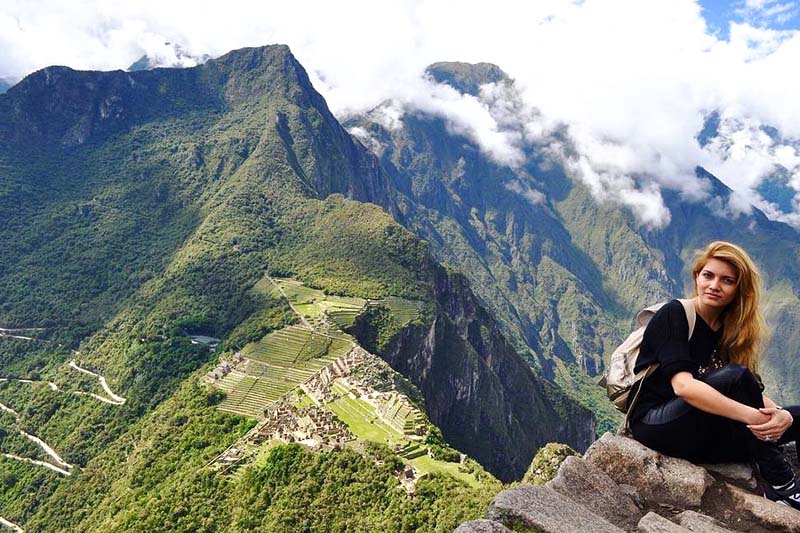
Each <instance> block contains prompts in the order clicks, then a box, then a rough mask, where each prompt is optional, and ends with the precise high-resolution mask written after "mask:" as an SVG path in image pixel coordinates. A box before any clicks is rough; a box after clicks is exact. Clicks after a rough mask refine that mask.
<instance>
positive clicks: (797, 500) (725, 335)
mask: <svg viewBox="0 0 800 533" xmlns="http://www.w3.org/2000/svg"><path fill="white" fill-rule="evenodd" d="M692 274H693V276H694V291H693V292H694V298H692V300H691V302H692V303H693V304H694V309H695V311H696V321H695V326H694V330H693V332H692V335H691V339H690V338H689V320H688V318H687V310H685V309H684V307H683V305H682V304H681V302H680V301H678V300H673V301H671V302H669V303H668V304H666V305H665V306H664V307H662V308H661V309H660V310H659V311H658V312H657V313H656V314H655V316H653V318H652V319H651V321H650V323H649V324H648V325H647V329H646V330H645V333H644V338H643V340H642V345H641V348H640V352H639V358H638V359H637V365H636V371H637V372H638V371H639V370H641V369H643V368H646V367H648V366H650V365H652V364H658V368H657V369H656V370H655V372H653V373H652V374H651V375H650V376H648V377H647V378H645V379H644V380H643V381H642V382H640V387H641V392H640V393H639V399H638V401H637V402H636V405H634V407H633V409H632V412H631V415H630V419H631V432H632V434H633V436H634V438H635V439H636V440H638V441H639V442H641V443H642V444H644V445H646V446H648V447H650V448H653V449H655V450H658V451H660V452H662V453H665V454H667V455H672V456H675V457H682V458H684V459H688V460H690V461H693V462H696V463H722V462H737V461H749V460H753V461H755V463H756V465H757V466H758V469H759V471H760V473H761V476H762V477H763V478H764V481H765V483H766V486H767V488H766V493H765V496H766V497H768V498H769V499H771V500H773V501H776V502H778V503H782V504H785V505H790V506H792V507H794V508H795V509H800V482H798V481H797V480H796V478H795V475H794V473H793V472H792V469H791V467H790V465H789V463H788V461H787V460H786V458H785V457H784V455H783V453H782V452H781V450H780V448H779V447H778V445H779V444H783V443H785V442H791V441H796V440H797V439H798V437H800V424H795V423H794V421H795V419H800V406H795V407H786V408H781V407H779V406H777V405H776V404H775V403H774V402H773V401H772V400H770V399H769V398H767V397H766V396H764V395H763V394H762V391H763V385H761V380H760V378H759V377H758V374H757V373H756V372H757V370H758V358H759V348H760V344H761V341H762V340H763V338H764V333H765V329H766V328H765V325H764V320H763V318H762V317H761V314H760V311H759V300H760V297H761V276H760V274H759V272H758V270H757V269H756V267H755V265H754V264H753V262H752V260H751V259H750V257H748V255H747V253H746V252H745V251H744V250H742V249H741V248H740V247H738V246H736V245H734V244H731V243H727V242H721V241H718V242H712V243H711V244H709V245H708V247H707V248H706V249H705V251H703V252H702V253H701V254H700V256H699V257H698V258H697V261H696V262H695V265H694V268H693V269H692ZM633 393H635V391H632V394H633Z"/></svg>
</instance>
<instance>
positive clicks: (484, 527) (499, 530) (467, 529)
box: [453, 520, 513, 533]
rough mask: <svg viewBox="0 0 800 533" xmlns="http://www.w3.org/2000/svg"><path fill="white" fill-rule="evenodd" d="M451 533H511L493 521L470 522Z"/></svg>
mask: <svg viewBox="0 0 800 533" xmlns="http://www.w3.org/2000/svg"><path fill="white" fill-rule="evenodd" d="M453 533H513V532H512V531H511V530H510V529H508V528H507V527H506V526H504V525H503V524H501V523H500V522H495V521H493V520H472V521H471V522H464V523H463V524H461V525H460V526H458V527H457V528H456V529H455V531H453Z"/></svg>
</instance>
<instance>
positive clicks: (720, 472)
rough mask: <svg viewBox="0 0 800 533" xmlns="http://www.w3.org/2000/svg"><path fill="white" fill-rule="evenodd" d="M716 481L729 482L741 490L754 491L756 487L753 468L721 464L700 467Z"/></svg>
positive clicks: (739, 464) (735, 464)
mask: <svg viewBox="0 0 800 533" xmlns="http://www.w3.org/2000/svg"><path fill="white" fill-rule="evenodd" d="M700 466H702V467H703V468H705V469H706V470H708V472H709V473H710V474H711V475H712V476H714V477H715V478H717V479H721V480H722V481H729V482H731V483H733V484H734V485H738V486H740V487H742V488H743V489H749V490H755V489H756V487H757V486H758V482H757V481H756V476H755V473H754V472H753V467H752V466H750V465H749V464H745V463H721V464H716V465H700Z"/></svg>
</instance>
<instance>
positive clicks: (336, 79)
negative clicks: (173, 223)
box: [0, 0, 800, 227]
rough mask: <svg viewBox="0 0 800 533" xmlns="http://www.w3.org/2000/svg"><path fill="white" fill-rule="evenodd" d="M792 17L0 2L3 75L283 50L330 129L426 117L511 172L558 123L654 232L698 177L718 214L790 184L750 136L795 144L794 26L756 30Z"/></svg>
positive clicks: (777, 157)
mask: <svg viewBox="0 0 800 533" xmlns="http://www.w3.org/2000/svg"><path fill="white" fill-rule="evenodd" d="M789 4H792V5H791V6H789V7H786V6H787V5H789ZM792 6H796V2H795V3H790V2H783V1H777V0H747V2H746V3H743V4H741V9H743V10H749V11H746V12H747V13H748V16H750V17H751V18H748V19H747V20H750V23H749V24H745V23H742V24H732V25H731V28H730V39H729V40H728V41H721V40H718V39H717V38H716V37H714V36H712V35H710V34H709V31H708V29H707V27H706V24H705V21H704V19H703V18H702V16H701V9H700V6H699V4H698V3H697V2H696V1H694V0H585V1H578V0H575V1H569V0H542V1H537V2H526V3H520V2H515V1H512V0H496V1H495V2H493V3H492V4H491V5H488V4H486V3H484V2H479V1H477V0H466V1H464V2H461V3H459V5H458V8H454V7H453V5H452V4H451V3H447V2H442V1H438V0H416V1H415V0H406V1H401V2H389V3H384V2H381V3H376V2H369V1H367V0H350V1H346V0H342V1H340V2H335V3H333V2H326V1H322V0H316V1H306V2H293V3H286V2H283V3H277V2H264V3H254V2H248V1H245V0H228V1H227V2H226V3H225V5H224V6H220V5H219V4H218V3H212V2H191V3H189V2H181V1H173V2H157V1H155V0H141V1H139V2H129V3H113V4H112V3H107V2H103V1H101V0H75V1H72V2H69V3H67V2H59V1H56V0H42V1H40V2H36V3H33V2H22V1H15V2H11V3H8V2H6V3H4V4H2V5H0V47H2V49H3V54H2V55H1V56H0V77H5V76H11V77H19V76H22V75H24V74H26V73H28V72H31V71H32V70H35V69H38V68H42V67H44V66H47V65H51V64H67V65H69V66H72V67H74V68H83V69H89V68H92V69H116V68H126V67H127V66H128V65H130V64H131V63H132V62H133V61H135V60H136V59H138V58H139V57H141V56H142V55H143V54H148V55H150V56H151V57H158V58H161V59H163V61H169V60H171V59H174V58H171V57H169V54H170V53H171V52H170V49H171V48H170V47H166V46H165V45H164V43H165V42H171V43H177V44H179V45H180V46H181V47H182V48H183V50H185V52H186V53H187V54H188V55H190V56H192V57H199V56H202V55H203V54H210V55H212V56H218V55H220V54H222V53H225V52H227V51H229V50H231V49H235V48H240V47H243V46H260V45H263V44H270V43H276V42H280V43H286V44H288V45H290V46H291V48H292V50H293V52H294V53H295V55H296V56H297V57H298V59H299V60H300V62H301V63H302V64H303V65H304V66H305V67H306V68H307V70H308V71H309V75H310V76H311V78H312V81H313V82H314V84H315V86H316V87H317V88H318V89H319V90H320V92H322V93H323V95H324V96H325V97H326V99H327V101H328V103H329V105H330V106H331V109H332V110H333V111H334V112H335V113H336V114H337V115H338V116H340V117H344V116H346V115H348V114H350V113H354V112H366V111H369V110H373V109H374V110H376V111H375V112H376V113H380V114H381V115H379V116H378V115H376V116H377V117H378V118H379V120H381V121H382V123H383V124H384V125H386V126H387V127H389V128H397V127H402V120H403V115H404V113H414V112H425V113H430V114H434V115H436V116H440V117H443V118H445V119H446V120H447V121H448V124H449V127H450V128H451V130H452V131H454V132H458V133H460V134H463V135H465V136H467V137H469V138H470V139H472V140H474V141H475V142H476V143H478V144H479V145H480V147H481V149H482V150H483V151H484V152H485V153H487V154H488V155H490V156H491V157H493V158H494V159H495V160H496V161H498V162H501V163H503V164H508V165H510V166H512V167H514V166H515V165H518V164H519V163H520V161H521V160H522V158H523V154H522V150H523V148H524V146H525V145H526V144H527V143H531V142H535V143H537V144H538V143H543V144H547V145H549V146H550V148H549V149H551V150H553V152H554V153H561V155H562V156H564V154H563V151H562V150H558V149H557V146H556V144H552V141H551V140H548V137H549V134H550V133H551V132H552V131H553V130H554V129H556V128H562V130H563V126H562V125H567V127H568V131H569V135H570V137H571V142H572V143H573V144H574V148H575V149H577V151H578V152H579V153H580V154H581V156H582V157H581V158H580V159H579V162H576V160H575V159H574V158H572V159H569V158H567V159H569V161H570V163H569V165H568V167H569V169H570V171H571V172H573V173H574V174H575V175H576V177H579V178H581V179H583V180H584V181H585V182H586V183H587V184H588V185H589V186H590V188H591V189H592V190H593V191H594V194H596V195H597V196H598V197H599V198H604V199H606V200H609V201H618V202H621V203H623V204H624V205H627V206H629V207H630V208H631V209H632V210H633V211H634V213H635V214H636V216H637V217H638V218H639V220H641V221H642V223H644V224H647V225H649V226H651V227H661V226H663V225H664V224H666V223H668V221H669V219H670V214H669V211H668V210H667V209H666V207H665V205H664V202H663V199H662V197H661V191H663V190H664V189H672V190H677V191H680V192H681V194H682V195H683V196H685V197H686V198H689V199H694V200H700V199H704V198H707V196H708V194H709V188H708V183H706V182H705V181H703V180H698V179H697V178H696V177H695V175H694V169H695V166H696V165H702V166H704V167H706V168H709V170H711V171H712V172H715V173H719V176H720V178H721V179H723V181H725V183H726V184H728V185H729V186H730V187H732V188H733V189H734V190H736V193H737V194H736V196H735V199H734V201H733V203H732V204H731V205H730V206H727V207H725V208H724V209H727V210H728V212H729V213H733V212H735V210H736V209H740V210H741V209H746V208H747V206H748V205H749V203H755V204H757V205H763V199H760V198H759V197H758V196H757V194H755V193H754V192H753V191H754V190H755V188H757V186H758V183H759V181H760V180H761V179H763V178H764V176H765V175H768V173H769V171H770V169H771V168H774V166H775V165H777V164H780V165H782V166H784V167H785V168H787V169H788V170H789V171H790V175H791V176H792V178H791V180H792V181H791V183H792V184H793V186H795V185H796V184H797V183H798V182H800V170H798V167H797V164H796V159H795V158H796V157H797V156H798V154H797V152H796V151H795V152H791V151H790V148H791V147H792V146H793V145H791V143H788V142H786V143H779V144H774V143H773V144H770V143H769V142H767V141H765V140H764V139H762V138H760V137H759V136H758V135H757V133H756V130H758V128H760V126H762V125H772V126H774V127H776V128H778V129H779V130H780V132H781V134H782V135H783V136H784V137H786V138H787V139H800V100H798V99H797V96H796V95H797V94H800V74H798V70H797V67H796V65H797V64H798V62H800V32H797V31H776V30H773V29H769V27H768V26H767V25H766V24H767V23H768V22H769V21H770V20H778V18H780V17H785V16H787V15H788V14H790V13H792V12H793V11H792V9H794V7H792ZM759 17H760V18H759ZM770 17H772V18H770ZM765 21H766V22H765ZM159 54H160V55H159ZM448 60H453V61H466V62H480V61H488V62H492V63H495V64H497V65H499V66H500V67H501V68H503V69H504V70H505V71H506V72H508V73H509V74H510V75H511V76H512V77H513V78H514V79H515V80H516V85H515V87H514V88H510V87H508V86H506V85H504V84H496V85H490V86H487V87H484V88H483V90H482V92H481V94H480V96H479V97H472V96H464V95H460V94H458V93H457V92H455V91H453V90H452V89H450V88H447V87H442V86H438V85H436V84H433V83H431V82H430V80H426V79H425V78H424V76H423V72H424V68H425V67H426V66H427V65H429V64H430V63H433V62H436V61H448ZM387 99H388V100H391V101H392V102H393V104H392V105H391V106H380V107H379V104H380V103H381V102H383V101H385V100H387ZM712 110H720V112H721V114H722V115H723V116H724V117H725V120H726V121H727V122H726V123H725V124H726V125H725V127H726V128H728V129H727V130H725V133H724V136H725V137H727V139H721V138H720V139H718V140H716V141H714V142H713V143H711V144H709V145H708V146H707V147H706V148H705V149H703V148H701V147H700V146H699V145H698V144H697V142H696V139H695V137H696V136H697V134H698V132H699V131H700V129H701V128H702V126H703V120H704V117H705V116H706V115H707V114H708V113H709V112H710V111H712ZM754 128H755V129H754ZM362 138H364V137H362ZM364 139H365V140H366V138H364ZM726 142H727V143H729V146H728V147H727V148H726V147H724V146H723V144H724V143H726ZM720 209H723V208H722V207H721V208H720ZM770 214H771V216H777V215H775V213H774V212H770ZM787 220H788V219H787Z"/></svg>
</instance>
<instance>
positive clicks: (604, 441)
mask: <svg viewBox="0 0 800 533" xmlns="http://www.w3.org/2000/svg"><path fill="white" fill-rule="evenodd" d="M757 486H758V484H757V481H756V478H755V476H754V474H753V470H752V468H750V467H749V466H747V465H743V464H731V465H707V466H706V467H705V468H704V467H702V466H698V465H694V464H692V463H690V462H688V461H684V460H682V459H676V458H674V457H667V456H664V455H661V454H659V453H657V452H655V451H653V450H651V449H649V448H647V447H645V446H643V445H642V444H640V443H638V442H636V441H635V440H632V439H629V438H626V437H623V436H620V435H612V434H611V433H606V434H605V435H603V436H602V437H601V438H600V439H599V440H598V441H596V442H595V443H594V444H592V446H591V447H590V448H589V450H588V451H587V452H586V454H585V456H584V457H583V458H580V457H577V456H570V457H567V458H566V459H565V460H564V462H563V463H562V464H561V466H560V468H559V469H558V473H557V475H556V476H555V478H553V479H552V480H551V481H549V482H547V483H546V484H544V485H543V486H533V485H519V486H516V487H514V488H511V489H508V490H506V491H504V492H501V493H500V494H498V495H497V496H496V497H495V499H494V500H493V501H492V503H491V505H490V507H489V510H488V513H487V515H488V521H487V520H481V521H475V522H468V523H465V524H463V525H462V526H461V527H460V528H459V529H458V530H457V531H459V532H462V533H470V532H480V531H503V530H502V529H490V528H499V527H505V528H507V530H511V531H526V532H527V531H531V530H535V531H541V532H544V533H556V532H559V533H560V532H570V533H575V532H581V531H586V532H598V531H640V532H652V533H673V532H674V533H681V532H684V533H685V532H689V531H697V532H705V533H725V532H731V531H751V532H767V531H770V532H800V512H798V511H795V510H793V509H791V508H789V507H786V506H783V505H778V504H776V503H774V502H771V501H769V500H767V499H766V498H763V497H762V496H760V495H759V494H756V493H754V492H753V491H754V490H756V489H757ZM462 528H463V529H462Z"/></svg>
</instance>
